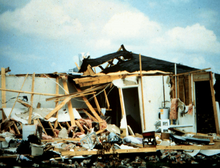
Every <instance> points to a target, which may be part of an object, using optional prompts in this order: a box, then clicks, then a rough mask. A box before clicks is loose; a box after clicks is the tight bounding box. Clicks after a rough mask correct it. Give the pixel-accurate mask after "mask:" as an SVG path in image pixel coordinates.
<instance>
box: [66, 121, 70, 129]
mask: <svg viewBox="0 0 220 168" xmlns="http://www.w3.org/2000/svg"><path fill="white" fill-rule="evenodd" d="M66 125H67V127H68V129H69V128H70V124H69V122H68V121H66Z"/></svg>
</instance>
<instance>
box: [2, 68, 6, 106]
mask: <svg viewBox="0 0 220 168" xmlns="http://www.w3.org/2000/svg"><path fill="white" fill-rule="evenodd" d="M1 87H2V89H6V82H5V68H1ZM2 108H6V92H5V91H2Z"/></svg>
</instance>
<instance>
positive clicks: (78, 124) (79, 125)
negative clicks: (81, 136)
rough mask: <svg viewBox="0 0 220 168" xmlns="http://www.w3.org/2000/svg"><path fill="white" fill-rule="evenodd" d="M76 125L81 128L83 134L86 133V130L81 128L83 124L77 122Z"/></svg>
mask: <svg viewBox="0 0 220 168" xmlns="http://www.w3.org/2000/svg"><path fill="white" fill-rule="evenodd" d="M76 125H77V126H78V127H79V129H80V131H81V132H85V130H84V129H83V127H82V126H81V124H80V123H79V121H76Z"/></svg>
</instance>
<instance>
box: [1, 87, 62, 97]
mask: <svg viewBox="0 0 220 168" xmlns="http://www.w3.org/2000/svg"><path fill="white" fill-rule="evenodd" d="M0 90H1V91H7V92H15V93H25V94H34V95H42V96H61V95H63V94H58V95H57V94H52V93H37V92H28V91H21V90H13V89H3V88H0Z"/></svg>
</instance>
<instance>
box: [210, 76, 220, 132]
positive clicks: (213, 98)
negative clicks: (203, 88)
mask: <svg viewBox="0 0 220 168" xmlns="http://www.w3.org/2000/svg"><path fill="white" fill-rule="evenodd" d="M210 88H211V96H212V106H213V111H214V119H215V128H216V133H217V134H219V133H220V132H219V121H218V112H217V107H216V101H215V91H214V85H213V77H212V72H210Z"/></svg>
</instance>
